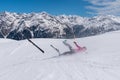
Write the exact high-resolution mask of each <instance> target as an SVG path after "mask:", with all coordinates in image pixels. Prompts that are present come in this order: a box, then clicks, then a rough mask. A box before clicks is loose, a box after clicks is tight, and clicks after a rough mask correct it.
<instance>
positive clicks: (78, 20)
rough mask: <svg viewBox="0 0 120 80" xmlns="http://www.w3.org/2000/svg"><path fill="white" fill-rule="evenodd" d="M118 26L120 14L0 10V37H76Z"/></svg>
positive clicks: (119, 24)
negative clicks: (54, 13)
mask: <svg viewBox="0 0 120 80" xmlns="http://www.w3.org/2000/svg"><path fill="white" fill-rule="evenodd" d="M115 30H120V17H118V16H112V15H108V16H96V17H92V18H87V17H80V16H77V15H68V16H67V15H59V16H54V15H50V14H48V13H46V12H41V13H28V14H26V13H23V14H19V13H10V12H1V13H0V38H10V39H15V40H22V39H26V38H73V37H76V38H79V37H86V36H92V35H97V34H102V33H105V32H109V31H115Z"/></svg>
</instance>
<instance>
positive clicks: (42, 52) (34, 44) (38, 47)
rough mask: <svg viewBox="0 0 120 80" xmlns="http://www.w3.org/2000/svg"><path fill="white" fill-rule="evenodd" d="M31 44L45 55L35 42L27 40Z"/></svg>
mask: <svg viewBox="0 0 120 80" xmlns="http://www.w3.org/2000/svg"><path fill="white" fill-rule="evenodd" d="M27 40H28V41H29V42H30V43H32V44H33V45H34V46H35V47H36V48H37V49H39V50H40V51H41V52H42V53H45V52H44V50H42V49H41V48H40V47H38V46H37V45H36V44H35V43H34V42H33V41H31V40H30V39H27Z"/></svg>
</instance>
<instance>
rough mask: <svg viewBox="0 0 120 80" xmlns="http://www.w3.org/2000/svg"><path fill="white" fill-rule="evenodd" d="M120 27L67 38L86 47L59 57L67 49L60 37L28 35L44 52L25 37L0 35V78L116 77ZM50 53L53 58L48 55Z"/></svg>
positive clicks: (112, 79)
mask: <svg viewBox="0 0 120 80" xmlns="http://www.w3.org/2000/svg"><path fill="white" fill-rule="evenodd" d="M119 36H120V31H115V32H109V33H106V34H102V35H98V36H92V37H86V38H78V39H68V40H67V42H68V43H69V44H71V45H72V47H73V48H76V47H75V45H74V44H73V41H76V42H77V43H78V44H79V45H80V46H86V47H87V51H85V52H79V53H74V54H72V55H65V56H60V57H53V56H57V55H58V53H57V52H56V51H55V50H54V49H53V48H52V47H50V45H51V44H52V45H54V46H55V47H56V48H58V49H59V50H60V52H61V53H64V52H66V51H69V49H68V47H66V46H65V45H64V44H63V43H62V41H63V40H64V39H32V41H33V42H35V43H36V44H37V45H38V46H39V47H41V48H42V49H43V50H44V51H45V53H44V54H43V53H42V52H40V51H39V50H38V49H37V48H36V47H34V46H33V45H32V44H31V43H29V42H28V41H27V40H23V41H14V40H9V39H0V80H120V37H119ZM52 57H53V58H52Z"/></svg>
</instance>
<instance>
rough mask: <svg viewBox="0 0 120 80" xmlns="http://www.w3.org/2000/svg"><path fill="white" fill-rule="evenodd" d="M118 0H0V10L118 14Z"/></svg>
mask: <svg viewBox="0 0 120 80" xmlns="http://www.w3.org/2000/svg"><path fill="white" fill-rule="evenodd" d="M119 7H120V1H119V0H0V12H4V11H8V12H17V13H31V12H42V11H45V12H47V13H49V14H52V15H62V14H66V15H80V16H85V17H90V16H95V15H119V14H118V13H119V12H120V10H118V9H119Z"/></svg>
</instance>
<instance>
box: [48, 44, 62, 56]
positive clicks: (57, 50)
mask: <svg viewBox="0 0 120 80" xmlns="http://www.w3.org/2000/svg"><path fill="white" fill-rule="evenodd" d="M50 46H51V47H52V48H53V49H54V50H55V51H56V52H57V53H58V55H59V56H60V51H59V49H57V48H56V47H54V46H53V45H50Z"/></svg>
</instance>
